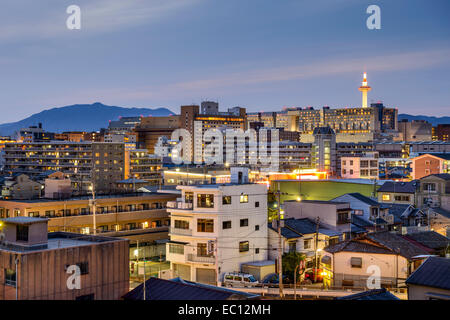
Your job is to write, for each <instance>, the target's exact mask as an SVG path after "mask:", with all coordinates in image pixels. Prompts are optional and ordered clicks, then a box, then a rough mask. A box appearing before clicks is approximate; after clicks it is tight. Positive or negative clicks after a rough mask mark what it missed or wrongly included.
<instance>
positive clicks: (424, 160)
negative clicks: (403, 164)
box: [411, 153, 450, 180]
mask: <svg viewBox="0 0 450 320" xmlns="http://www.w3.org/2000/svg"><path fill="white" fill-rule="evenodd" d="M411 169H412V171H411V177H412V179H413V180H415V179H420V178H423V177H426V176H429V175H431V174H440V173H450V153H432V154H431V153H426V154H422V155H420V156H418V157H415V158H412V159H411Z"/></svg>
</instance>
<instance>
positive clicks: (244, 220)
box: [240, 219, 248, 227]
mask: <svg viewBox="0 0 450 320" xmlns="http://www.w3.org/2000/svg"><path fill="white" fill-rule="evenodd" d="M240 226H241V227H248V219H241V221H240Z"/></svg>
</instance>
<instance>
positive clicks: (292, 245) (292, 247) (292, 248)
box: [289, 241, 297, 252]
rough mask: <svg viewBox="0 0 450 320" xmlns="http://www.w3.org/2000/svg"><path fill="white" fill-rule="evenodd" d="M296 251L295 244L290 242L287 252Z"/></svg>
mask: <svg viewBox="0 0 450 320" xmlns="http://www.w3.org/2000/svg"><path fill="white" fill-rule="evenodd" d="M296 251H297V242H296V241H291V242H289V252H296Z"/></svg>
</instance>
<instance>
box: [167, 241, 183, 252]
mask: <svg viewBox="0 0 450 320" xmlns="http://www.w3.org/2000/svg"><path fill="white" fill-rule="evenodd" d="M169 252H170V253H175V254H184V246H183V245H182V244H174V243H169Z"/></svg>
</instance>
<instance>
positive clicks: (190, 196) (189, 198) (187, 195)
mask: <svg viewBox="0 0 450 320" xmlns="http://www.w3.org/2000/svg"><path fill="white" fill-rule="evenodd" d="M184 202H186V203H193V202H194V193H193V192H186V193H185V194H184Z"/></svg>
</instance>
